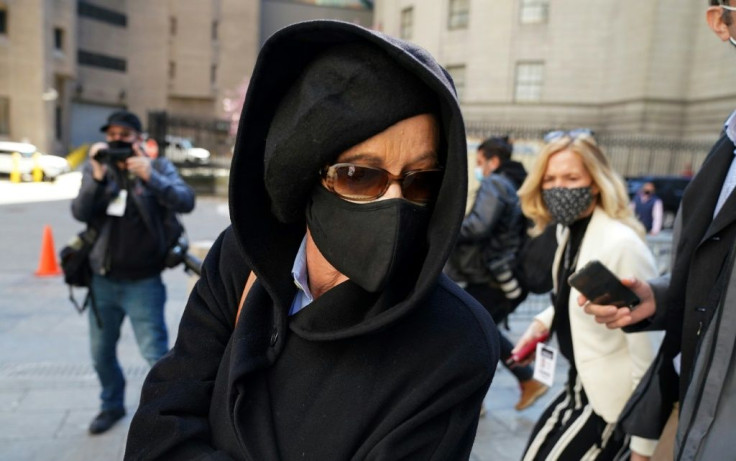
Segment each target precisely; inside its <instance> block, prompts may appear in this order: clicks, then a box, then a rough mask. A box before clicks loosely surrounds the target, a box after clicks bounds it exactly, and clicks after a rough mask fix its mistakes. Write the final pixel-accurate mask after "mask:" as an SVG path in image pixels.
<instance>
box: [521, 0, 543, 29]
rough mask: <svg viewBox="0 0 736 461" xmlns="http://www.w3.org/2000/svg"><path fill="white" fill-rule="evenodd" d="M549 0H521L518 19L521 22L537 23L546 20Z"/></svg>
mask: <svg viewBox="0 0 736 461" xmlns="http://www.w3.org/2000/svg"><path fill="white" fill-rule="evenodd" d="M548 15H549V0H521V11H520V15H519V21H520V22H521V23H522V24H539V23H543V22H547V17H548Z"/></svg>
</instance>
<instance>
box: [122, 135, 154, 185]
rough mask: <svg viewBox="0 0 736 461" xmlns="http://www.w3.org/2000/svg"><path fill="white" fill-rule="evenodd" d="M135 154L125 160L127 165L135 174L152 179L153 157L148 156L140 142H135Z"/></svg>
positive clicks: (144, 179)
mask: <svg viewBox="0 0 736 461" xmlns="http://www.w3.org/2000/svg"><path fill="white" fill-rule="evenodd" d="M133 152H135V155H134V156H132V157H128V158H127V159H126V160H125V166H126V168H127V169H128V171H130V172H131V173H133V174H134V175H136V176H138V177H139V178H141V179H142V180H143V181H146V182H148V180H149V179H151V158H150V157H148V156H146V155H145V154H144V153H143V151H142V150H141V148H140V147H139V146H138V144H133Z"/></svg>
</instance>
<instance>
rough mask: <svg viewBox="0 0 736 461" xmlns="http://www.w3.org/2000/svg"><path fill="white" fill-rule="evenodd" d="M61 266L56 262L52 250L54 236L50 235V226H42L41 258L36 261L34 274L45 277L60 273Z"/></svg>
mask: <svg viewBox="0 0 736 461" xmlns="http://www.w3.org/2000/svg"><path fill="white" fill-rule="evenodd" d="M60 274H61V268H60V267H59V263H58V262H56V250H54V237H53V236H52V235H51V226H44V228H43V241H42V242H41V259H40V260H39V262H38V269H37V270H36V275H37V276H39V277H47V276H51V275H60Z"/></svg>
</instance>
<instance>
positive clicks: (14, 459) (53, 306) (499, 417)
mask: <svg viewBox="0 0 736 461" xmlns="http://www.w3.org/2000/svg"><path fill="white" fill-rule="evenodd" d="M22 186H24V187H22V188H8V187H7V184H3V181H2V180H0V191H2V197H3V199H0V203H2V204H0V235H1V236H2V238H1V239H0V263H1V264H0V293H2V295H1V296H0V429H2V430H0V461H48V460H54V461H57V460H58V461H92V460H95V461H97V460H112V461H115V460H121V459H122V457H123V453H124V449H125V439H126V436H127V430H128V425H129V424H130V420H131V418H132V415H133V413H134V412H135V409H136V406H137V402H138V398H139V395H140V392H139V389H140V386H141V384H142V382H143V379H144V378H145V375H146V373H147V371H148V368H147V365H146V364H145V362H144V361H143V359H142V358H141V357H140V355H139V353H138V350H137V346H136V344H135V340H134V338H133V334H132V330H131V329H130V326H129V324H128V323H127V322H126V324H125V327H124V329H123V333H122V337H121V340H120V343H119V349H118V355H119V357H120V360H121V364H122V366H123V368H124V371H125V374H126V377H127V379H128V383H127V390H126V405H127V410H128V415H127V416H126V417H125V418H124V419H123V420H122V421H121V423H119V424H117V425H116V426H115V427H114V428H113V429H111V430H110V431H109V432H107V433H105V434H102V435H98V436H90V435H88V433H87V427H88V425H89V422H90V421H91V420H92V418H93V417H94V416H95V415H96V414H97V412H98V394H99V385H98V383H97V378H96V375H95V373H94V370H93V369H92V367H91V364H90V359H89V351H88V336H87V316H86V314H85V315H83V316H80V315H78V314H77V313H76V312H75V311H74V308H73V307H72V305H71V303H70V302H69V301H68V299H67V296H68V293H67V288H66V286H65V285H64V284H63V281H62V279H61V277H51V278H38V277H36V276H34V275H33V272H34V271H35V269H36V266H37V263H38V257H39V249H40V243H41V231H42V228H43V226H44V225H46V224H48V225H50V226H51V227H52V229H53V234H54V239H55V244H56V251H57V252H58V250H59V249H60V248H61V246H63V244H64V242H65V241H66V240H67V239H69V238H70V237H71V236H72V235H74V234H76V233H77V232H79V231H80V230H81V229H82V225H81V224H79V223H77V222H75V221H74V220H73V219H72V218H71V216H70V213H69V199H68V198H65V196H64V192H63V191H60V190H56V189H55V188H53V187H47V186H49V185H47V184H39V185H37V186H42V187H43V188H44V190H46V192H44V194H47V198H57V199H58V200H56V201H44V202H33V203H31V202H28V201H24V200H22V199H23V198H26V197H27V196H28V195H31V194H33V195H34V197H35V194H37V190H36V189H37V188H36V189H34V188H32V187H26V186H28V185H22ZM32 189H33V191H32ZM8 191H11V192H12V194H17V193H22V194H23V195H24V196H23V197H17V196H16V197H10V196H8V195H6V194H7V193H8ZM19 191H22V192H19ZM42 195H43V194H42ZM59 198H60V199H59ZM197 200H198V204H197V207H196V209H195V212H194V213H193V214H191V215H184V216H183V217H182V218H183V221H184V224H185V227H186V228H187V231H188V233H189V237H190V240H191V241H193V242H196V241H206V240H210V241H211V240H214V239H215V238H216V237H217V235H218V233H219V232H220V231H221V230H222V229H224V228H225V226H226V225H227V223H228V218H227V208H226V204H225V202H224V201H223V200H222V199H209V198H201V197H200V198H198V199H197ZM164 280H165V283H166V285H167V289H168V301H167V308H166V316H167V323H168V325H169V329H170V335H171V341H170V342H171V343H172V344H173V341H174V339H175V336H176V328H177V325H178V321H179V318H180V316H181V313H182V311H183V308H184V304H185V302H186V297H187V291H188V288H189V287H190V285H191V280H190V278H189V276H188V275H186V274H185V273H184V271H183V270H182V269H181V268H176V269H173V270H168V271H166V272H165V273H164ZM522 307H523V306H522ZM527 311H528V309H526V310H525V309H521V307H520V312H523V315H519V316H517V318H512V319H511V322H510V325H511V332H509V333H508V335H509V337H510V338H511V339H512V341H513V340H514V339H516V337H517V336H518V335H519V334H520V333H521V332H523V331H524V329H525V328H526V325H527V323H528V321H529V315H528V312H527ZM565 369H566V367H565V366H564V365H561V364H558V379H557V383H556V385H555V388H554V389H552V390H550V391H549V392H548V393H547V394H546V395H545V396H543V397H542V398H541V399H540V401H539V402H538V403H536V404H535V405H533V406H532V407H531V408H529V409H527V410H524V411H522V412H517V411H515V410H514V409H513V405H514V404H515V403H516V401H517V400H518V397H519V390H518V387H517V383H516V381H515V379H514V378H513V376H512V375H511V374H510V373H509V372H508V371H506V370H505V369H504V368H503V367H499V368H498V371H497V372H496V378H495V379H494V382H493V384H492V386H491V390H490V391H489V393H488V395H487V396H486V399H485V405H486V408H487V414H486V416H485V417H483V418H481V420H480V423H479V427H478V435H477V438H476V443H475V447H474V449H473V454H472V455H471V459H472V460H474V461H490V460H493V461H512V460H518V459H519V458H520V456H521V453H522V451H523V449H524V446H525V444H526V439H527V436H528V434H529V432H530V431H531V428H532V426H533V424H534V422H535V421H536V419H537V417H538V416H539V415H540V414H541V412H542V410H543V409H544V406H545V404H546V403H547V402H549V401H550V400H551V399H552V398H553V397H554V395H555V394H556V392H557V390H558V389H559V388H561V385H562V382H563V381H564V372H565Z"/></svg>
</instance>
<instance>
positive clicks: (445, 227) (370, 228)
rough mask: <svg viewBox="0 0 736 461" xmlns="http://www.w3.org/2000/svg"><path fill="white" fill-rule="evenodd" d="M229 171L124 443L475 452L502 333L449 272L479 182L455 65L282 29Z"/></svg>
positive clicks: (198, 453) (209, 452)
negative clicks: (169, 341)
mask: <svg viewBox="0 0 736 461" xmlns="http://www.w3.org/2000/svg"><path fill="white" fill-rule="evenodd" d="M230 174H231V176H230V177H231V183H230V211H231V213H230V215H231V221H232V225H231V226H230V227H229V228H227V229H226V230H225V231H224V232H223V233H222V234H221V236H220V237H219V238H218V240H217V241H216V242H215V244H214V246H213V247H212V249H211V250H210V253H209V254H208V256H207V258H206V260H205V262H204V266H203V270H202V277H201V278H200V280H199V281H198V282H197V284H196V286H195V288H194V291H193V293H192V295H191V296H190V299H189V302H188V303H187V306H186V308H185V311H184V314H183V317H182V320H181V326H180V329H179V335H178V338H177V341H176V344H175V346H174V347H173V349H172V350H171V352H170V353H169V354H167V355H166V356H165V357H164V358H163V359H162V360H161V361H159V362H158V363H157V364H156V365H155V366H154V367H153V369H152V370H151V372H150V373H149V375H148V376H147V378H146V381H145V383H144V386H143V390H142V396H141V403H140V406H139V408H138V411H137V412H136V414H135V416H134V418H133V421H132V423H131V427H130V432H129V436H128V442H127V446H126V453H125V459H127V460H153V459H176V460H188V459H213V460H214V459H217V460H246V459H248V460H271V459H272V460H276V459H279V460H295V459H299V460H346V459H355V460H363V459H369V460H379V459H397V458H402V459H421V460H426V459H437V460H440V459H441V460H451V459H458V460H459V459H468V457H469V456H470V451H471V448H472V445H473V440H474V437H475V431H476V428H477V424H478V413H479V411H480V406H481V402H482V400H483V398H484V396H485V394H486V392H487V390H488V388H489V386H490V383H491V380H492V378H493V375H494V372H495V363H496V362H497V361H498V337H497V335H496V329H495V326H494V324H493V321H492V319H491V318H490V316H489V315H488V313H487V312H485V310H484V309H483V307H482V306H480V305H479V304H478V303H477V301H475V300H474V299H473V298H472V297H470V296H469V295H468V294H467V293H465V292H464V291H463V290H461V289H460V288H459V287H458V286H457V285H456V284H455V283H453V282H452V281H450V280H449V279H448V278H447V277H446V276H444V275H442V267H443V265H444V263H445V260H446V259H447V256H448V255H449V253H450V250H451V249H452V246H453V243H454V240H455V236H456V235H457V232H458V230H459V227H460V223H461V221H462V215H463V204H464V202H465V193H466V192H465V191H466V181H467V169H466V145H465V131H464V126H463V121H462V117H461V114H460V109H459V106H458V103H457V98H456V94H455V91H454V88H453V85H452V83H451V80H450V78H449V77H448V74H447V73H446V72H445V71H444V70H443V69H442V68H441V67H440V66H439V65H438V64H437V63H436V62H435V61H434V59H432V57H431V56H430V55H429V54H428V53H427V52H425V51H423V50H422V49H420V48H418V47H416V46H414V45H412V44H409V43H406V42H403V41H400V40H397V39H394V38H390V37H387V36H384V35H382V34H380V33H378V32H374V31H370V30H367V29H364V28H362V27H360V26H357V25H354V24H349V23H343V22H337V21H327V20H319V21H311V22H305V23H299V24H295V25H292V26H289V27H287V28H285V29H282V30H281V31H279V32H277V33H275V34H274V35H273V36H272V37H271V38H270V39H269V40H268V41H267V42H266V43H265V44H264V46H263V48H262V50H261V52H260V54H259V56H258V59H257V62H256V67H255V70H254V72H253V76H252V78H251V81H250V87H249V89H248V93H247V95H246V101H245V105H244V108H243V112H242V116H241V119H240V126H239V129H238V134H237V140H236V144H235V155H234V157H233V163H232V168H231V173H230ZM246 282H248V283H247V286H246ZM239 305H241V306H242V308H240V309H239V307H238V306H239Z"/></svg>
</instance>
